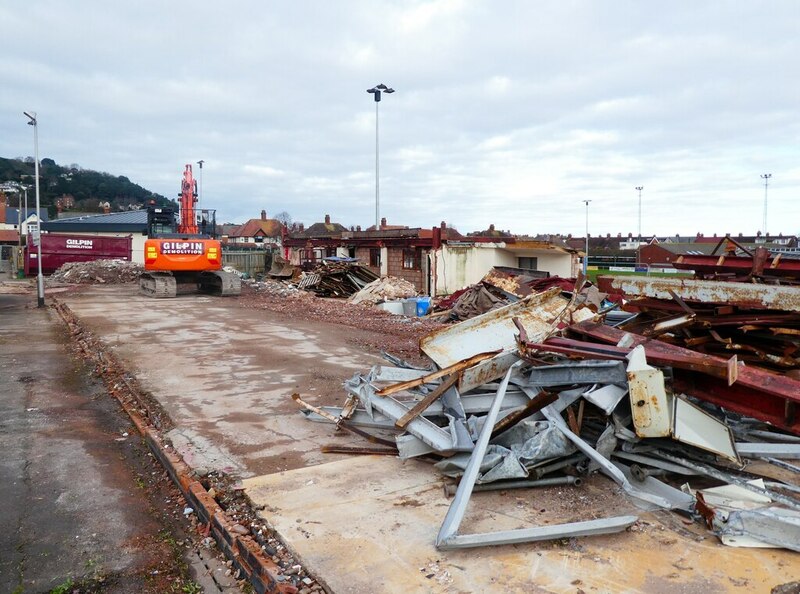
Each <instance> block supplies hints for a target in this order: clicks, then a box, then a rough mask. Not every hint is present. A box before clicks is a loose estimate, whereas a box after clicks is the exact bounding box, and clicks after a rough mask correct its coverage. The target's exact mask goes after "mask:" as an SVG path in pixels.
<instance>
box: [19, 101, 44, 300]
mask: <svg viewBox="0 0 800 594" xmlns="http://www.w3.org/2000/svg"><path fill="white" fill-rule="evenodd" d="M22 113H24V114H25V115H26V116H27V117H28V125H29V126H33V158H34V162H33V167H34V176H35V178H36V236H35V237H34V239H35V243H36V259H37V261H38V262H39V274H38V275H37V276H36V287H37V295H38V300H37V303H38V306H39V307H44V277H43V276H42V217H41V207H40V205H39V122H38V120H37V119H36V112H35V111H33V112H31V113H28V112H27V111H23V112H22Z"/></svg>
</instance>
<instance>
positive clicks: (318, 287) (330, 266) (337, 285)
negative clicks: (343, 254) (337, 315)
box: [297, 259, 379, 297]
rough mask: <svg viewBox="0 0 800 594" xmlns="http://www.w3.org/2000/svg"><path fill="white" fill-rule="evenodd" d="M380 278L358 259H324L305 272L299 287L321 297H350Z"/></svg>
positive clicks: (298, 284)
mask: <svg viewBox="0 0 800 594" xmlns="http://www.w3.org/2000/svg"><path fill="white" fill-rule="evenodd" d="M378 278H379V277H378V275H377V274H375V273H374V272H372V271H371V270H370V269H369V268H367V267H366V266H363V265H361V264H359V263H358V262H357V261H351V260H349V259H346V260H341V259H340V260H323V261H322V262H320V263H319V264H318V265H317V266H315V267H314V269H313V270H311V271H309V272H306V273H303V275H302V277H301V278H300V281H299V282H298V283H297V288H299V289H303V290H305V291H311V292H312V293H315V294H316V295H319V296H320V297H349V296H350V295H352V294H353V293H357V292H358V291H360V290H361V289H363V288H364V287H366V286H367V285H368V284H369V283H371V282H373V281H375V280H377V279H378Z"/></svg>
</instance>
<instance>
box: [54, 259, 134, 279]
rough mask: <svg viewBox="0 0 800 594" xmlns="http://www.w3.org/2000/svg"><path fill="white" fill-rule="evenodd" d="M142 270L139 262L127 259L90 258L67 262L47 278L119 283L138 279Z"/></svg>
mask: <svg viewBox="0 0 800 594" xmlns="http://www.w3.org/2000/svg"><path fill="white" fill-rule="evenodd" d="M142 272H144V268H143V267H142V265H141V264H136V263H135V262H130V261H128V260H92V261H90V262H67V263H66V264H64V265H63V266H61V267H60V268H59V269H58V270H56V271H55V272H54V273H53V274H52V275H50V276H49V277H48V278H47V282H48V283H49V284H58V283H65V284H76V285H87V284H119V283H131V282H134V281H136V280H138V278H139V275H140V274H142Z"/></svg>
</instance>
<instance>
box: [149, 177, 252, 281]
mask: <svg viewBox="0 0 800 594" xmlns="http://www.w3.org/2000/svg"><path fill="white" fill-rule="evenodd" d="M180 200H181V202H180V212H179V213H176V212H175V209H173V208H158V207H156V206H150V207H149V208H148V209H147V240H146V241H145V244H144V269H145V272H144V273H143V274H142V276H141V277H140V278H139V287H140V288H141V290H142V292H143V293H144V294H145V295H149V296H150V297H175V296H176V295H177V294H178V292H179V289H180V292H182V293H183V292H187V289H190V290H191V291H195V290H199V291H202V292H204V293H210V294H213V295H221V296H227V295H239V294H240V293H241V290H242V280H241V278H240V277H239V276H238V275H236V274H232V273H230V272H225V271H223V270H222V246H221V244H220V242H219V240H218V239H217V238H216V236H217V234H216V211H214V210H200V209H197V208H195V206H196V204H197V182H196V181H195V179H194V178H193V177H192V166H191V165H186V169H185V170H184V172H183V183H182V186H181V193H180Z"/></svg>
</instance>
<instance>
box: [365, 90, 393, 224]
mask: <svg viewBox="0 0 800 594" xmlns="http://www.w3.org/2000/svg"><path fill="white" fill-rule="evenodd" d="M367 93H370V94H371V95H372V96H373V97H374V98H375V230H376V231H377V230H378V229H380V223H381V198H380V196H381V192H380V159H379V156H378V155H379V151H378V103H380V102H381V94H382V93H394V89H390V88H389V87H387V86H386V85H385V84H383V83H381V84H379V85H377V86H374V87H372V88H371V89H367Z"/></svg>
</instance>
